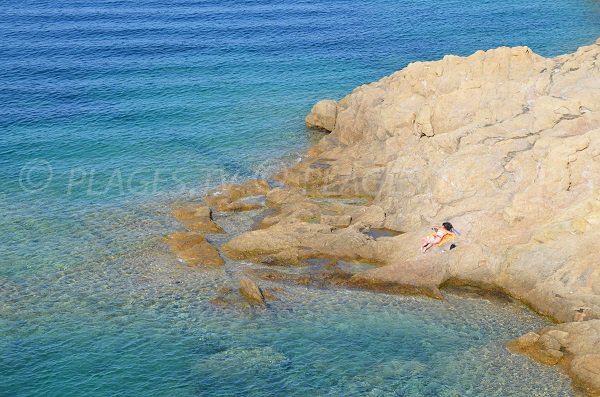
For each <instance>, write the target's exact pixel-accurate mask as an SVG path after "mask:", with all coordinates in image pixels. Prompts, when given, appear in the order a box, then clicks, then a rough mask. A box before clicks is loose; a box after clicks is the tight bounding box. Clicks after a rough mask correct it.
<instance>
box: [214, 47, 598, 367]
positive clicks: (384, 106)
mask: <svg viewBox="0 0 600 397" xmlns="http://www.w3.org/2000/svg"><path fill="white" fill-rule="evenodd" d="M599 57H600V41H598V42H596V43H595V44H593V45H591V46H587V47H582V48H580V49H578V50H577V51H576V52H575V53H573V54H568V55H563V56H560V57H557V58H553V59H546V58H543V57H541V56H539V55H536V54H535V53H534V52H533V51H531V50H530V49H529V48H527V47H515V48H506V47H503V48H498V49H494V50H489V51H478V52H476V53H475V54H473V55H471V56H468V57H458V56H446V57H444V58H443V59H442V60H440V61H436V62H416V63H413V64H410V65H408V66H407V67H406V68H405V69H403V70H401V71H399V72H396V73H394V74H392V75H390V76H387V77H385V78H383V79H381V80H380V81H378V82H375V83H372V84H368V85H363V86H361V87H358V88H356V89H355V90H354V91H353V92H352V93H351V94H350V95H348V96H346V97H345V98H343V99H341V100H340V101H339V102H338V103H331V102H326V103H318V104H317V105H315V107H314V108H313V110H312V111H311V114H310V115H309V117H307V124H308V125H310V126H316V127H319V128H325V129H328V130H331V133H330V134H329V135H327V136H325V137H324V138H323V139H322V140H321V141H320V142H319V143H318V144H317V145H315V146H314V147H312V148H311V149H310V150H309V151H308V153H307V156H306V157H305V158H304V159H303V161H301V162H299V163H298V164H296V165H294V166H292V167H290V168H288V169H286V170H284V171H282V172H281V173H279V174H278V175H276V176H275V177H276V179H278V180H280V181H282V182H283V183H284V184H285V185H286V187H283V188H278V189H274V190H271V191H269V192H268V193H267V195H266V202H267V205H268V206H270V207H271V208H272V210H273V213H272V214H271V215H270V216H269V217H267V218H265V219H264V220H263V222H262V223H261V229H260V230H255V231H251V232H248V233H244V234H242V235H240V236H238V237H236V238H234V239H233V240H231V241H229V242H228V243H227V244H225V246H224V250H225V252H226V253H227V254H228V255H231V256H232V257H234V258H238V259H250V260H255V261H263V260H264V259H265V258H267V259H268V258H270V259H273V261H274V262H273V263H276V264H284V263H289V264H297V263H301V262H302V261H304V260H306V259H307V258H311V257H332V258H347V259H351V260H364V261H368V262H371V263H380V264H382V265H383V266H382V267H380V268H377V269H374V270H370V271H368V272H365V273H362V274H358V275H354V276H352V278H353V279H354V282H356V283H364V284H365V285H374V284H377V283H383V284H386V285H387V284H390V283H391V284H396V285H399V286H404V287H411V286H412V287H413V288H414V289H416V290H420V291H425V292H426V293H427V294H432V295H436V294H438V293H439V288H440V287H442V286H443V285H445V284H446V283H448V282H449V280H452V282H458V283H461V284H464V285H477V286H488V287H490V288H494V289H497V290H500V291H504V292H506V293H508V294H510V295H511V296H513V297H515V298H517V299H519V300H521V301H523V302H526V303H527V304H529V305H530V306H531V307H533V308H534V309H535V310H537V311H538V312H540V313H542V314H545V315H547V316H550V317H552V318H554V319H556V320H558V321H561V322H575V321H589V320H592V319H597V318H600V267H598V260H597V246H598V241H599V239H600V227H599V226H600V59H599ZM334 109H335V111H334ZM332 118H335V120H332ZM325 120H327V121H325ZM332 216H335V217H337V218H335V219H338V220H339V219H342V218H341V217H344V218H343V219H345V220H347V219H351V221H350V222H344V225H345V224H346V223H348V225H346V227H343V228H340V227H332V226H331V225H330V224H331V223H337V222H334V221H333V218H332ZM348 217H349V218H348ZM320 221H322V222H320ZM442 221H450V222H452V223H453V224H454V225H455V226H456V227H457V228H458V229H459V230H460V231H461V232H462V236H463V237H462V238H461V239H458V240H456V244H457V248H456V249H454V250H452V251H447V250H444V252H442V251H440V250H438V249H435V248H434V249H433V250H431V251H429V252H428V253H427V254H425V255H423V254H421V253H420V252H419V249H418V248H419V246H420V244H421V237H422V236H424V235H426V234H427V233H428V231H429V227H430V225H432V224H435V223H439V222H442ZM336 226H339V225H336ZM371 227H373V228H379V227H386V228H389V229H392V230H396V231H402V232H404V233H403V234H400V235H398V236H390V237H382V238H377V239H374V238H372V237H371V236H369V234H368V230H369V228H371ZM595 329H596V328H594V330H595ZM590 332H597V330H596V331H590ZM574 338H577V336H574ZM559 351H560V350H559ZM596 351H597V350H596ZM571 371H575V369H573V368H571Z"/></svg>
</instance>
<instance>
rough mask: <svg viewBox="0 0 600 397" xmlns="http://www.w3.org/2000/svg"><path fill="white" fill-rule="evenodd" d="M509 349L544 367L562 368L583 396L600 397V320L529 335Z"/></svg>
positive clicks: (568, 324)
mask: <svg viewBox="0 0 600 397" xmlns="http://www.w3.org/2000/svg"><path fill="white" fill-rule="evenodd" d="M509 348H510V349H511V350H512V351H515V352H518V353H523V354H526V355H528V356H530V357H532V358H533V359H535V360H537V361H539V362H541V363H543V364H546V365H560V366H561V367H562V368H563V369H564V370H565V371H566V372H567V373H568V374H570V375H571V376H572V378H573V380H574V383H575V386H576V387H577V388H579V389H581V390H582V392H583V393H584V394H586V395H589V396H600V353H598V352H599V350H600V320H590V321H583V322H574V323H564V324H558V325H556V326H553V327H548V328H544V329H542V330H541V331H539V332H529V333H527V334H525V335H523V336H521V337H520V338H518V339H516V340H515V341H513V342H511V343H510V344H509Z"/></svg>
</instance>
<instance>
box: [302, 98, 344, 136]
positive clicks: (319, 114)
mask: <svg viewBox="0 0 600 397" xmlns="http://www.w3.org/2000/svg"><path fill="white" fill-rule="evenodd" d="M336 117H337V102H336V101H334V100H331V99H324V100H322V101H319V102H317V103H316V104H315V105H314V106H313V108H312V109H311V111H310V113H309V114H308V116H306V125H307V127H309V128H322V129H324V130H327V131H333V129H334V128H335V120H336Z"/></svg>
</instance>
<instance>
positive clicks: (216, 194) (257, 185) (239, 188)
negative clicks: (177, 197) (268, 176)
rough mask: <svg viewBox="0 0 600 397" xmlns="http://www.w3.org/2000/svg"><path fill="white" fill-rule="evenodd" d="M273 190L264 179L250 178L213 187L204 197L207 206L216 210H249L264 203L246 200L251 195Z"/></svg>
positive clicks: (263, 193) (259, 194)
mask: <svg viewBox="0 0 600 397" xmlns="http://www.w3.org/2000/svg"><path fill="white" fill-rule="evenodd" d="M270 190H271V188H270V186H269V184H268V183H267V182H266V181H263V180H250V181H248V182H246V183H244V184H234V183H232V184H226V185H222V186H220V187H218V188H216V189H213V190H212V191H210V192H209V193H208V195H207V196H206V197H205V198H204V201H205V203H206V205H207V206H209V207H212V208H214V209H215V210H216V211H249V210H254V209H258V208H262V207H263V205H260V204H255V203H249V202H245V201H244V200H243V199H244V198H246V197H249V196H261V195H266V194H267V193H268V192H269V191H270Z"/></svg>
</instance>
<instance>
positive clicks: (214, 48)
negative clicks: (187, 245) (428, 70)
mask: <svg viewBox="0 0 600 397" xmlns="http://www.w3.org/2000/svg"><path fill="white" fill-rule="evenodd" d="M598 36H600V4H599V3H598V1H591V0H579V1H576V0H565V1H562V2H554V3H548V2H544V1H541V0H531V1H528V2H521V1H515V0H507V1H488V0H484V1H470V0H469V1H457V0H442V1H437V2H431V1H423V0H414V1H404V2H400V1H389V0H373V1H349V0H346V1H337V0H333V1H328V2H316V1H288V0H280V1H263V0H256V1H227V2H226V1H199V0H196V1H192V0H187V1H184V0H175V1H164V0H149V1H133V0H130V1H124V0H105V1H102V0H96V1H94V0H71V1H60V0H58V1H41V0H37V1H29V0H22V1H18V2H16V1H8V0H2V1H0V37H2V40H1V41H0V211H1V215H2V219H1V220H0V395H2V396H37V395H45V396H67V395H86V396H89V395H98V396H105V395H152V396H154V395H156V396H166V395H169V396H171V395H223V396H230V395H256V396H259V395H260V396H262V395H309V394H310V395H396V396H466V395H472V396H475V395H477V396H492V395H498V396H509V395H510V396H532V395H568V394H569V393H570V391H569V390H570V389H569V385H568V381H567V379H566V378H565V377H564V376H562V375H560V374H559V373H558V372H556V371H555V370H553V369H547V368H543V367H540V366H538V365H536V364H533V363H531V362H529V361H527V360H526V359H523V358H522V357H517V356H512V355H510V354H509V353H508V352H506V350H505V349H504V347H503V346H504V343H505V342H506V341H507V340H509V339H511V338H513V337H515V336H517V335H519V334H520V333H522V332H526V331H527V330H530V329H535V328H537V327H540V326H542V325H543V324H544V322H543V321H542V320H541V319H539V318H537V317H535V316H534V315H532V314H531V313H529V312H527V311H525V310H523V309H521V308H516V307H513V306H510V305H502V304H497V303H496V304H494V303H490V302H487V301H482V300H476V299H462V298H457V297H451V298H450V300H449V301H448V302H446V303H441V302H433V301H430V300H426V299H416V298H402V297H393V296H385V295H377V294H370V293H367V292H357V291H352V292H349V291H344V290H317V289H307V288H300V287H289V286H288V287H286V290H285V292H284V293H282V294H281V296H280V297H279V300H278V301H276V302H274V303H273V304H272V305H271V306H270V307H269V308H268V309H265V310H254V311H248V310H242V309H236V308H228V309H227V308H226V309H223V308H218V307H214V306H213V305H211V304H210V300H211V299H212V297H214V295H215V291H216V289H217V288H219V287H222V286H234V285H235V283H236V281H237V278H238V277H239V270H240V269H243V268H244V267H247V266H251V265H248V264H240V263H233V262H229V263H227V265H226V267H225V270H224V271H203V270H198V269H190V268H187V267H183V266H181V265H178V264H177V263H176V261H174V258H172V257H171V256H170V255H168V253H167V252H166V251H165V247H164V246H163V244H162V243H161V240H160V238H161V236H162V235H164V234H165V233H168V232H169V231H171V230H174V229H175V228H176V227H177V225H176V224H175V223H174V222H173V220H172V219H171V218H170V217H169V211H168V206H169V204H170V203H172V202H173V201H175V200H179V199H188V198H198V197H199V195H201V193H202V192H203V191H204V190H206V189H207V188H208V187H211V186H215V185H216V184H218V183H221V182H224V181H230V180H236V179H244V178H248V177H252V176H257V175H258V176H267V175H268V174H269V173H270V172H272V171H273V170H274V169H276V168H277V167H278V166H279V165H280V164H281V163H283V162H286V161H293V160H294V159H295V158H296V157H297V155H298V153H301V152H302V150H304V149H305V148H306V147H307V145H308V144H309V142H310V141H311V140H314V139H318V134H315V133H312V132H310V131H308V130H306V129H305V128H304V126H303V118H304V116H305V114H306V113H307V112H308V110H309V109H310V106H311V105H312V104H313V103H314V102H315V101H316V100H318V99H322V98H340V97H341V96H343V95H345V94H346V93H348V92H349V91H350V90H351V89H352V88H354V87H355V86H357V85H359V84H363V83H367V82H370V81H373V80H376V79H378V78H380V77H383V76H384V75H386V74H389V73H391V72H393V71H395V70H398V69H400V68H402V67H403V66H405V65H406V64H407V63H408V62H411V61H416V60H429V59H436V58H439V57H441V56H443V55H444V54H448V53H453V54H459V55H466V54H469V53H471V52H473V51H475V50H477V49H482V48H491V47H496V46H500V45H528V46H530V47H531V48H533V49H534V50H535V51H536V52H538V53H540V54H542V55H546V56H554V55H558V54H560V53H564V52H571V51H573V50H575V49H576V48H577V47H578V46H580V45H585V44H589V43H591V42H593V41H594V40H595V39H596V38H597V37H598ZM222 222H224V223H225V224H227V222H229V223H230V225H229V227H230V228H231V229H232V230H233V229H237V228H239V227H241V226H240V225H241V224H248V223H249V222H250V220H249V219H246V220H233V219H229V220H228V219H222ZM240 222H241V223H240ZM244 222H245V223H244Z"/></svg>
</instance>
